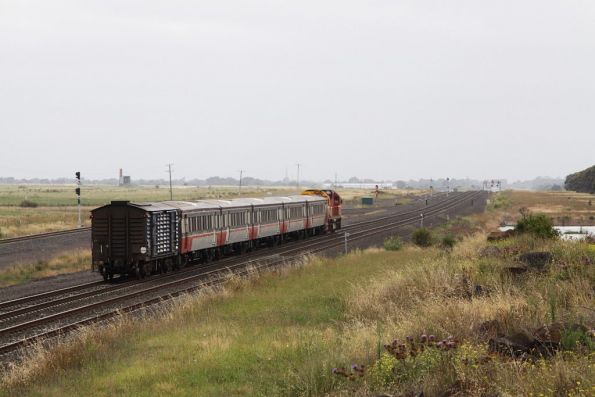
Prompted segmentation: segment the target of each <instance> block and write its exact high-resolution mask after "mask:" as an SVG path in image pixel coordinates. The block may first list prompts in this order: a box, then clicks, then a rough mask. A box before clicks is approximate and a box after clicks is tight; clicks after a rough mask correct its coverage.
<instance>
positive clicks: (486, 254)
mask: <svg viewBox="0 0 595 397" xmlns="http://www.w3.org/2000/svg"><path fill="white" fill-rule="evenodd" d="M500 255H502V250H501V249H500V248H498V247H495V246H493V245H488V246H487V247H484V248H482V249H481V251H479V256H480V257H482V258H490V257H498V256H500Z"/></svg>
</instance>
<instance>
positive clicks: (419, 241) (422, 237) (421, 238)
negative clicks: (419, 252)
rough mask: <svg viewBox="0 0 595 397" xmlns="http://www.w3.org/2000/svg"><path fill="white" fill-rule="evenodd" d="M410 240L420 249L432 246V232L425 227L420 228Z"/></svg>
mask: <svg viewBox="0 0 595 397" xmlns="http://www.w3.org/2000/svg"><path fill="white" fill-rule="evenodd" d="M411 240H413V243H415V245H419V246H420V247H429V246H430V245H432V242H433V240H434V238H433V236H432V232H430V231H429V230H428V229H426V228H425V227H422V228H419V229H417V230H416V231H414V232H413V235H412V236H411Z"/></svg>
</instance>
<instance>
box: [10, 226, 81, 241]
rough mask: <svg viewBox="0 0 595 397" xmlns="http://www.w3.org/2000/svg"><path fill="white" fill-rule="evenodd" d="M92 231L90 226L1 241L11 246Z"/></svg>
mask: <svg viewBox="0 0 595 397" xmlns="http://www.w3.org/2000/svg"><path fill="white" fill-rule="evenodd" d="M89 230H91V227H90V226H85V227H81V228H78V229H66V230H57V231H55V232H47V233H39V234H29V235H27V236H19V237H11V238H4V239H0V245H1V244H11V243H20V242H21V241H29V240H37V239H40V238H46V237H56V236H63V235H66V234H76V233H82V232H86V231H89Z"/></svg>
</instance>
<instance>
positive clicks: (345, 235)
mask: <svg viewBox="0 0 595 397" xmlns="http://www.w3.org/2000/svg"><path fill="white" fill-rule="evenodd" d="M343 236H344V237H345V254H347V237H349V233H347V232H345V233H343Z"/></svg>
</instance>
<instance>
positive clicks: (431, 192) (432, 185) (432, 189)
mask: <svg viewBox="0 0 595 397" xmlns="http://www.w3.org/2000/svg"><path fill="white" fill-rule="evenodd" d="M432 197H434V180H433V179H432V178H430V198H432Z"/></svg>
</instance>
